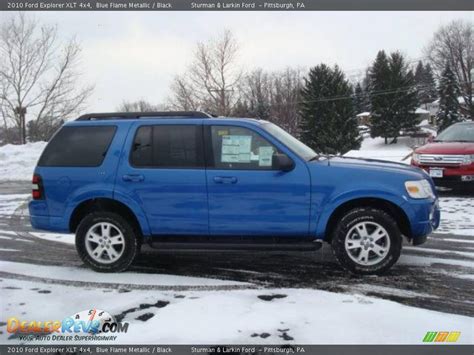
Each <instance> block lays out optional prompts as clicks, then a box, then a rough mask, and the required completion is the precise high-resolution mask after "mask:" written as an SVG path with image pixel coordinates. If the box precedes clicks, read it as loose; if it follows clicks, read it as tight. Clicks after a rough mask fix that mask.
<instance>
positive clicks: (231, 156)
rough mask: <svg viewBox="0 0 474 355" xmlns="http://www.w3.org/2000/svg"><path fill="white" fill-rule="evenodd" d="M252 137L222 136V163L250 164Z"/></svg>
mask: <svg viewBox="0 0 474 355" xmlns="http://www.w3.org/2000/svg"><path fill="white" fill-rule="evenodd" d="M251 147H252V136H231V135H223V136H222V152H221V162H222V163H250V153H251V152H250V149H251Z"/></svg>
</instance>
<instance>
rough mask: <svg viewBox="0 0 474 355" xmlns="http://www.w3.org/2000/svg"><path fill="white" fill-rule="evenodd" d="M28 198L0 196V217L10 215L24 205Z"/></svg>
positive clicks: (17, 195)
mask: <svg viewBox="0 0 474 355" xmlns="http://www.w3.org/2000/svg"><path fill="white" fill-rule="evenodd" d="M0 170H1V168H0ZM29 197H30V194H11V195H0V216H2V215H3V216H10V215H12V214H13V212H15V210H16V209H17V208H19V207H20V206H22V205H24V204H25V202H26V201H27V199H28V198H29Z"/></svg>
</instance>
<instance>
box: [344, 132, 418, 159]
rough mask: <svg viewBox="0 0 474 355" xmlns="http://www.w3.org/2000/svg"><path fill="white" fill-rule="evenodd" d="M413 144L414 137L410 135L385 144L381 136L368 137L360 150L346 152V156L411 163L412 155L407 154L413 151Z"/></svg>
mask: <svg viewBox="0 0 474 355" xmlns="http://www.w3.org/2000/svg"><path fill="white" fill-rule="evenodd" d="M389 141H390V140H389ZM413 145H414V142H413V139H412V138H410V137H399V138H398V142H397V143H396V144H385V141H384V139H383V138H381V137H377V138H370V137H367V138H365V139H364V140H363V141H362V145H361V147H360V150H351V151H349V152H347V153H346V154H344V156H346V157H352V158H369V159H380V160H388V161H394V162H400V163H406V164H410V157H408V158H407V156H409V155H410V154H411V152H412V151H413V149H412V148H411V147H412V146H413ZM405 158H406V159H405Z"/></svg>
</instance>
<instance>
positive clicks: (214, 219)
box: [205, 123, 310, 237]
mask: <svg viewBox="0 0 474 355" xmlns="http://www.w3.org/2000/svg"><path fill="white" fill-rule="evenodd" d="M205 135H206V139H205V141H206V161H207V167H206V179H207V188H208V201H209V202H208V203H209V231H210V234H211V235H214V236H222V235H228V236H300V237H301V236H307V235H308V232H309V216H310V176H309V172H308V169H307V167H306V165H305V164H304V162H302V161H301V159H300V158H299V157H296V156H295V155H294V154H293V153H292V152H290V151H288V149H286V147H284V146H282V145H281V144H279V142H272V141H271V137H268V136H265V133H264V132H257V131H256V130H254V129H253V128H250V127H244V126H237V125H232V124H210V123H209V124H207V125H205ZM275 153H284V154H287V155H288V156H289V157H290V158H291V159H293V161H294V163H295V164H294V168H293V169H292V170H291V171H288V172H284V171H281V170H278V169H277V168H276V167H274V166H273V164H272V160H273V159H272V156H273V154H275Z"/></svg>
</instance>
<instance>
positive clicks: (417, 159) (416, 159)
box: [411, 153, 420, 163]
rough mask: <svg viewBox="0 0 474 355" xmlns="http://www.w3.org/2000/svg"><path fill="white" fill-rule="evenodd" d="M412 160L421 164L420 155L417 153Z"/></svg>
mask: <svg viewBox="0 0 474 355" xmlns="http://www.w3.org/2000/svg"><path fill="white" fill-rule="evenodd" d="M411 158H412V159H413V161H414V162H415V163H419V162H420V154H417V153H413V154H412V156H411Z"/></svg>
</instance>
